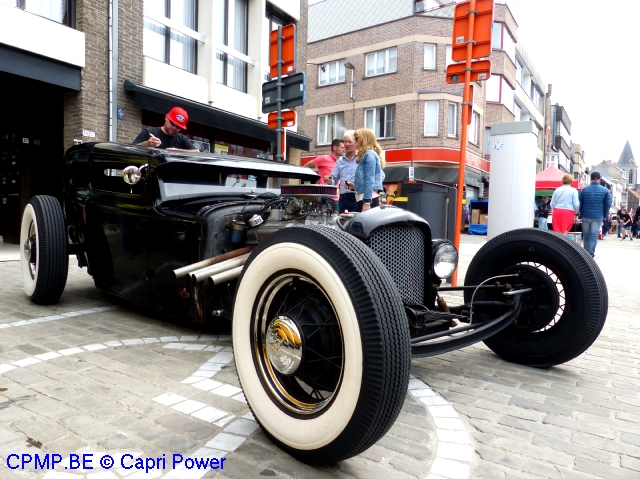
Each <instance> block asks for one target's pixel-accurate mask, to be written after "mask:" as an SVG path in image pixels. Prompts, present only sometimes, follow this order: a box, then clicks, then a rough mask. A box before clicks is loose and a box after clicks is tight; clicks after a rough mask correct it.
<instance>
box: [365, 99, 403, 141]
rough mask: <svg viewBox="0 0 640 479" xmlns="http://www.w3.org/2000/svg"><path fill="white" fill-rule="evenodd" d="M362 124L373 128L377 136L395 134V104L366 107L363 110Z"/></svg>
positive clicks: (389, 136)
mask: <svg viewBox="0 0 640 479" xmlns="http://www.w3.org/2000/svg"><path fill="white" fill-rule="evenodd" d="M364 126H365V128H369V129H370V130H373V131H374V132H375V134H376V136H377V137H378V138H393V137H394V136H396V107H395V105H387V106H380V107H378V108H368V109H366V110H365V111H364Z"/></svg>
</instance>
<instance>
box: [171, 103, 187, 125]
mask: <svg viewBox="0 0 640 479" xmlns="http://www.w3.org/2000/svg"><path fill="white" fill-rule="evenodd" d="M167 116H168V117H169V120H171V121H172V122H174V123H175V124H176V125H178V126H179V127H180V128H182V129H183V130H186V129H187V122H188V121H189V115H188V114H187V112H186V111H185V110H184V109H183V108H180V107H179V106H174V107H173V108H172V109H171V111H170V112H169V113H167Z"/></svg>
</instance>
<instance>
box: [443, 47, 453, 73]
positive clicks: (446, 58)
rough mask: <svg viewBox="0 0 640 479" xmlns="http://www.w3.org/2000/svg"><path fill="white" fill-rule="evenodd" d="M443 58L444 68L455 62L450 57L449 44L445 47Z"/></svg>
mask: <svg viewBox="0 0 640 479" xmlns="http://www.w3.org/2000/svg"><path fill="white" fill-rule="evenodd" d="M444 60H445V68H446V67H448V66H449V65H451V64H452V63H455V62H454V61H453V59H452V58H451V45H447V46H446V47H445V55H444Z"/></svg>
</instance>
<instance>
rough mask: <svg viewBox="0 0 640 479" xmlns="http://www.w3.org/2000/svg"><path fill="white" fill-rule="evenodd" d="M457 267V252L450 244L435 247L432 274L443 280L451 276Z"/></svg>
mask: <svg viewBox="0 0 640 479" xmlns="http://www.w3.org/2000/svg"><path fill="white" fill-rule="evenodd" d="M457 266H458V252H457V251H456V248H455V247H454V246H453V245H452V244H451V243H441V244H439V245H438V246H437V247H436V251H435V253H434V255H433V272H434V274H435V275H436V276H437V277H438V278H440V279H445V278H448V277H449V276H451V275H452V274H453V272H454V271H455V270H456V267H457Z"/></svg>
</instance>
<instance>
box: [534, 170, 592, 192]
mask: <svg viewBox="0 0 640 479" xmlns="http://www.w3.org/2000/svg"><path fill="white" fill-rule="evenodd" d="M564 175H566V173H563V172H562V171H560V170H559V169H558V168H556V167H555V166H553V165H551V166H550V167H549V168H547V169H546V170H544V171H541V172H540V173H538V174H537V175H536V190H555V189H556V188H560V187H561V186H562V177H563V176H564ZM571 186H573V187H574V188H578V189H582V183H580V182H579V181H578V180H577V179H574V180H573V182H572V183H571Z"/></svg>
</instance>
